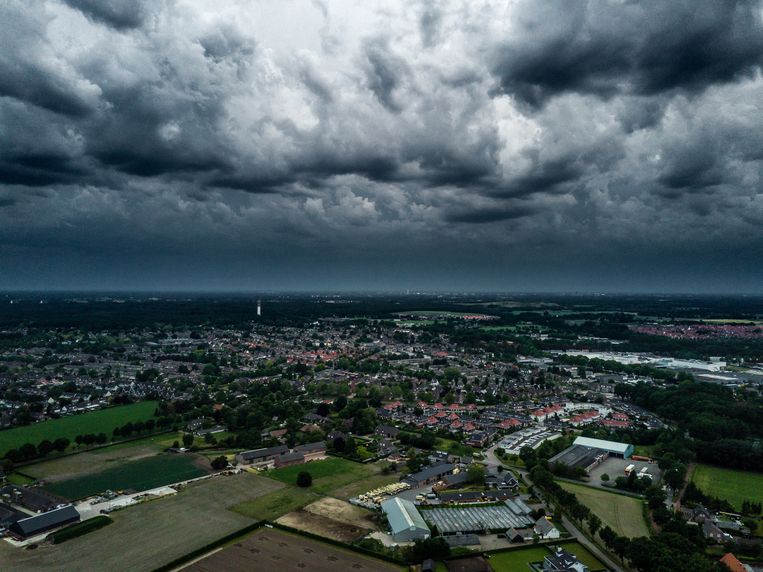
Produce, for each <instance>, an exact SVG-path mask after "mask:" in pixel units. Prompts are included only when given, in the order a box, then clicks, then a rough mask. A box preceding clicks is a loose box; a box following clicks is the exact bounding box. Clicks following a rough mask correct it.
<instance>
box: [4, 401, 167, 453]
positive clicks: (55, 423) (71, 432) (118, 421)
mask: <svg viewBox="0 0 763 572" xmlns="http://www.w3.org/2000/svg"><path fill="white" fill-rule="evenodd" d="M155 410H156V401H141V402H140V403H132V404H130V405H121V406H119V407H109V408H108V409H101V410H99V411H93V412H91V413H82V414H81V415H71V416H68V417H62V418H61V419H53V420H51V421H43V422H42V423H33V424H32V425H27V426H25V427H15V428H13V429H6V430H4V431H0V456H5V454H6V453H7V452H8V451H9V450H10V449H18V448H19V447H21V445H23V444H24V443H32V444H33V445H37V444H38V443H39V442H40V441H42V440H43V439H49V440H50V441H54V440H56V439H58V438H59V437H66V438H67V439H69V441H71V442H72V443H74V438H75V437H76V436H77V435H86V434H88V433H96V434H97V433H106V435H107V436H108V437H109V438H111V433H112V431H113V430H114V428H115V427H121V426H122V425H124V424H125V423H127V422H128V421H132V422H135V421H146V420H147V419H151V418H152V417H153V416H154V411H155Z"/></svg>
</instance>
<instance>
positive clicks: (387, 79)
mask: <svg viewBox="0 0 763 572" xmlns="http://www.w3.org/2000/svg"><path fill="white" fill-rule="evenodd" d="M363 55H364V57H365V60H366V81H367V82H368V88H369V89H370V90H371V91H372V92H373V93H374V95H375V96H376V98H377V99H378V100H379V102H380V103H381V104H382V105H383V106H384V107H386V108H387V109H388V110H390V111H393V112H398V111H400V104H399V103H398V101H397V100H396V97H395V90H396V89H397V88H398V87H399V86H400V83H401V81H402V76H403V75H404V74H405V72H406V65H405V62H404V61H403V60H402V59H401V58H399V57H397V56H395V55H394V54H392V53H391V51H390V47H389V45H388V44H387V42H385V41H384V40H382V39H374V40H370V41H368V42H367V43H366V45H365V46H364V50H363Z"/></svg>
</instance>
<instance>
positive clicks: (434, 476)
mask: <svg viewBox="0 0 763 572" xmlns="http://www.w3.org/2000/svg"><path fill="white" fill-rule="evenodd" d="M455 468H456V466H455V465H453V464H451V463H441V464H439V465H434V466H432V467H427V468H426V469H423V470H421V471H419V472H418V473H413V474H411V475H408V476H407V477H405V478H404V479H403V481H405V482H406V483H409V484H410V485H411V486H412V487H414V488H416V487H423V486H424V485H430V484H432V483H436V482H437V481H439V480H441V479H442V478H443V477H444V476H445V475H450V474H451V473H452V472H453V469H455Z"/></svg>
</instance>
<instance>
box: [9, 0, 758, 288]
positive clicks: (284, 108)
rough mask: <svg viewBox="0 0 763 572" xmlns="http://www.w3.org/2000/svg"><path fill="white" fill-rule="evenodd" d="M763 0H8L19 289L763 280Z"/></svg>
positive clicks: (12, 267) (13, 260) (13, 233)
mask: <svg viewBox="0 0 763 572" xmlns="http://www.w3.org/2000/svg"><path fill="white" fill-rule="evenodd" d="M761 8H762V4H761V2H738V3H733V2H715V1H703V2H691V3H689V2H679V3H664V2H656V1H654V2H653V1H646V2H633V1H632V2H614V1H612V2H605V1H603V0H601V1H599V0H597V1H593V2H587V3H569V4H565V6H564V7H563V8H561V7H560V6H559V4H558V3H551V2H537V1H532V2H531V1H527V2H518V3H500V4H499V3H491V2H487V1H486V2H480V1H478V2H465V3H458V2H443V3H438V4H432V3H428V2H418V3H411V2H403V1H400V2H389V3H385V4H384V5H383V6H381V5H379V6H376V5H371V4H368V3H347V5H343V4H341V3H333V2H331V3H323V2H314V3H311V4H307V3H305V4H295V3H289V2H285V3H271V4H269V5H268V8H267V9H264V8H263V6H262V5H261V4H259V3H242V4H230V3H219V2H215V1H214V0H208V1H205V0H199V1H198V2H191V3H182V2H168V3H154V2H151V3H148V2H141V3H138V4H134V3H127V2H124V3H123V2H94V1H93V2H91V1H86V0H69V1H64V0H33V1H32V0H30V1H21V0H8V1H6V2H0V43H1V44H2V47H3V49H2V50H0V207H2V208H0V267H2V268H3V269H4V272H3V273H2V276H0V287H3V286H5V287H9V286H11V285H15V286H24V284H31V282H29V283H27V282H24V280H26V278H23V279H22V278H20V277H23V276H32V275H34V276H37V280H38V282H35V284H38V285H43V286H45V285H49V284H56V283H61V284H63V283H66V284H68V285H72V284H75V283H76V282H77V281H78V280H80V282H81V283H82V284H86V283H87V282H88V281H90V282H94V281H95V282H97V283H98V284H110V285H112V286H121V285H123V284H124V283H123V282H120V280H128V279H129V280H135V281H136V283H137V282H139V281H140V280H139V279H138V278H137V276H140V275H143V274H145V272H152V273H155V274H156V275H157V276H159V275H160V276H162V277H163V278H162V279H161V280H158V282H156V283H157V284H170V283H172V281H173V280H175V281H178V280H184V279H189V280H192V281H193V282H194V284H199V285H202V284H224V283H226V280H228V281H229V283H230V284H235V285H237V286H240V287H246V286H247V285H249V287H250V288H254V287H256V284H255V283H254V282H252V280H255V279H259V277H262V276H267V277H268V280H271V281H272V285H274V286H275V287H277V286H278V284H292V283H293V284H301V283H303V282H304V280H305V278H304V277H305V276H308V277H309V279H310V281H311V285H312V286H311V287H329V288H331V287H337V286H339V287H341V286H346V285H347V284H350V283H351V284H354V285H356V286H362V287H376V286H378V284H380V283H381V282H380V281H382V280H388V283H389V284H395V283H400V284H403V282H404V281H405V280H412V281H415V280H424V281H425V282H426V281H427V280H429V281H431V282H432V283H433V284H436V283H438V281H441V280H446V281H447V280H453V277H454V275H456V274H458V275H459V276H463V278H460V279H459V280H461V281H460V282H459V284H462V285H464V287H466V285H467V284H471V286H475V285H476V286H478V287H481V286H480V285H484V284H488V283H489V285H490V287H492V288H497V289H501V288H509V289H510V288H512V287H518V286H516V284H517V283H516V282H515V283H509V282H506V281H507V280H515V279H516V274H512V273H511V272H510V271H509V270H508V269H509V268H512V267H517V266H521V267H522V268H523V269H527V272H528V281H529V282H528V284H530V283H532V281H533V280H535V281H536V282H535V283H536V284H540V283H541V281H542V277H543V276H545V277H546V278H548V276H549V274H547V273H546V274H544V272H547V270H543V269H544V268H546V269H547V268H548V267H550V266H554V267H558V268H568V269H569V272H570V276H573V277H574V276H578V277H583V278H580V281H578V282H575V283H576V284H580V283H583V282H585V280H588V279H589V277H590V276H591V275H592V274H591V273H592V269H595V268H599V269H600V274H599V275H601V276H605V277H606V276H607V269H608V268H611V267H614V266H617V267H618V268H620V267H622V266H623V264H624V263H623V258H624V257H625V258H629V257H631V258H638V257H641V258H640V260H641V262H642V263H643V264H644V265H646V266H649V265H650V264H651V265H652V266H650V268H652V269H653V270H654V264H656V263H654V262H653V261H655V260H664V263H665V264H666V267H667V266H669V267H670V268H679V267H680V268H687V266H686V265H687V264H689V263H690V261H691V260H692V256H701V255H702V253H703V252H706V251H707V250H708V249H709V248H710V247H711V246H712V248H713V249H714V250H713V252H715V253H716V255H715V256H716V258H714V259H713V260H715V261H720V262H719V264H721V263H722V262H723V261H724V260H731V259H734V258H736V259H738V261H739V263H738V264H737V267H738V270H735V271H734V272H735V274H733V277H735V279H737V280H738V282H739V284H748V285H749V284H763V283H761V282H759V281H760V279H761V277H760V272H759V271H758V273H757V274H755V272H754V271H752V270H745V269H746V268H748V267H750V261H753V260H755V253H758V254H759V252H760V251H761V249H763V236H762V235H761V234H760V231H759V224H760V220H763V194H761V190H760V189H761V176H762V173H763V166H762V165H761V162H762V161H763V151H761V149H763V101H762V100H761V98H760V93H761V91H762V90H763V77H761V74H760V71H759V68H760V62H761V53H763V33H761ZM32 260H33V261H34V264H32V262H31V261H32ZM593 260H596V261H599V262H597V263H596V264H600V266H599V267H596V266H595V264H594V262H591V261H593ZM682 265H683V266H682ZM637 266H638V261H635V262H633V268H636V267H637ZM646 266H644V267H646ZM32 267H34V269H35V270H34V272H32V271H31V270H29V269H30V268H32ZM170 268H171V270H169V269H170ZM380 268H383V269H384V270H385V271H384V272H379V269H380ZM443 268H450V269H451V270H453V269H457V270H458V272H452V271H451V272H449V273H448V274H445V273H444V272H445V271H444V270H443ZM708 268H709V266H708ZM53 269H56V270H53ZM147 269H151V270H147ZM328 269H330V270H328ZM30 273H31V274H30ZM382 274H383V275H384V276H383V277H382V276H381V275H382ZM659 274H660V273H659V272H657V271H652V272H651V274H650V275H652V276H658V275H659ZM700 274H701V273H700ZM700 274H696V276H698V277H700V278H701V276H700ZM210 276H216V277H217V278H216V280H217V282H215V281H211V282H210V281H209V280H210V279H209V277H210ZM390 276H395V278H390ZM532 276H535V278H532ZM133 277H135V278H133ZM173 277H175V278H173ZM184 277H185V278H184ZM194 277H195V278H198V281H196V280H194V279H193V278H194ZM316 277H320V278H316ZM711 278H712V277H711ZM320 280H322V281H323V282H322V283H320V284H319V283H318V282H319V281H320ZM470 280H471V282H469V281H470ZM676 280H678V279H676ZM57 281H58V282H57ZM396 281H397V282H396ZM581 281H582V282H581ZM756 281H758V282H756ZM386 283H387V282H385V284H386ZM620 283H625V282H619V284H620ZM676 283H678V282H676ZM415 286H416V284H415V283H409V284H405V287H415ZM440 287H441V288H447V287H448V284H445V283H443V284H441V286H440ZM303 288H304V286H303ZM559 288H564V285H560V286H559ZM740 288H741V286H740ZM603 289H604V288H603Z"/></svg>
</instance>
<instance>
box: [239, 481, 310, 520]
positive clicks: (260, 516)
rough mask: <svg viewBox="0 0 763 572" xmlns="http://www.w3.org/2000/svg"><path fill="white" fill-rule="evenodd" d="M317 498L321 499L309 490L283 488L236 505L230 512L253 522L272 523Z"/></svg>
mask: <svg viewBox="0 0 763 572" xmlns="http://www.w3.org/2000/svg"><path fill="white" fill-rule="evenodd" d="M319 498H321V497H320V495H318V494H316V493H314V492H312V491H311V490H309V489H301V488H299V487H285V488H283V489H280V490H277V491H273V492H271V493H268V494H266V495H264V496H261V497H258V498H256V499H252V500H248V501H245V502H242V503H240V504H237V505H236V506H234V507H233V508H232V510H234V511H235V512H237V513H239V514H243V515H244V516H248V517H249V518H253V519H255V520H270V521H273V520H276V519H277V518H280V517H282V516H283V515H285V514H286V513H288V512H292V511H294V510H298V509H300V508H303V507H305V506H307V505H308V504H310V503H311V502H314V501H316V500H318V499H319Z"/></svg>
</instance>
